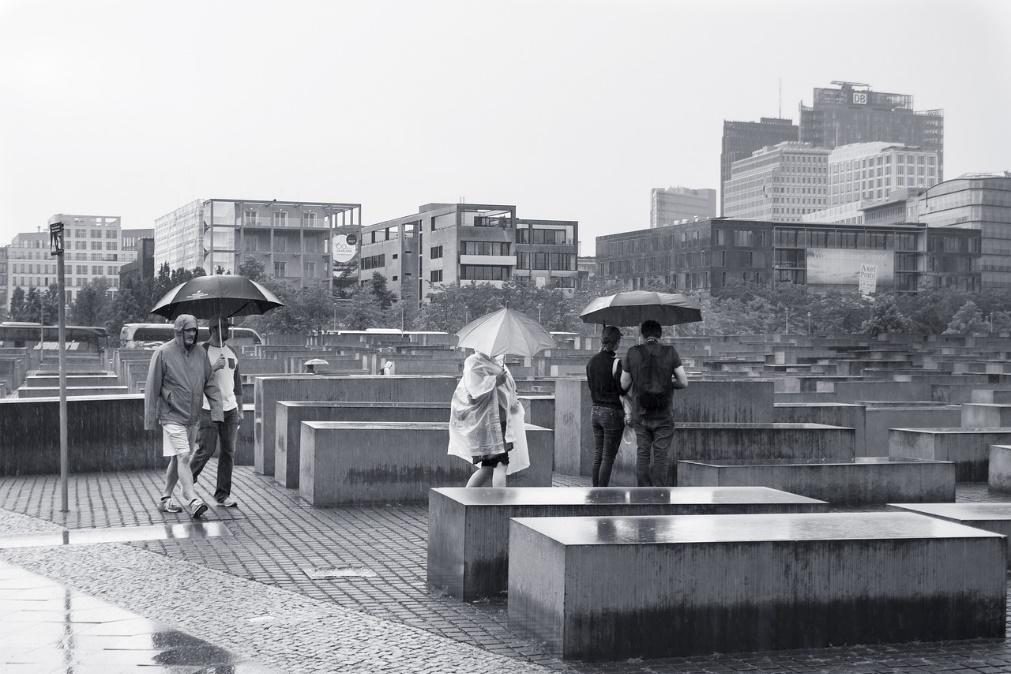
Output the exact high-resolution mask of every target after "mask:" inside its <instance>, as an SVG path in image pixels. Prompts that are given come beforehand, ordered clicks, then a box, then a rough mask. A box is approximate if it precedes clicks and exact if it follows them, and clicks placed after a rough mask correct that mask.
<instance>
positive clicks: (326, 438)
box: [298, 421, 553, 507]
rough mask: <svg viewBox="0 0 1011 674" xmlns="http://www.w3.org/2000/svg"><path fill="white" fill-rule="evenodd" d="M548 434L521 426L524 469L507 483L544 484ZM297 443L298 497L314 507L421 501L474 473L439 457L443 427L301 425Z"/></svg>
mask: <svg viewBox="0 0 1011 674" xmlns="http://www.w3.org/2000/svg"><path fill="white" fill-rule="evenodd" d="M551 436H552V432H551V430H550V429H546V428H540V427H538V426H532V425H529V424H528V425H527V427H526V437H527V445H528V447H529V451H530V467H529V468H527V469H526V470H522V471H519V472H518V473H515V474H513V475H511V476H509V480H508V484H509V485H512V486H516V487H547V486H550V485H551V448H552V445H553V443H552V437H551ZM300 445H301V447H300V450H299V459H300V462H299V480H298V489H299V495H300V496H301V497H302V498H303V499H305V500H306V501H308V502H309V503H310V504H311V505H313V506H317V507H322V506H336V505H353V504H376V503H406V502H415V501H424V500H426V499H427V498H428V490H429V489H430V488H432V487H450V486H460V485H465V484H466V483H467V480H468V479H469V478H470V476H471V474H472V473H473V472H474V470H475V467H474V465H473V464H471V463H468V462H466V461H464V460H463V459H461V458H459V457H456V456H451V455H450V454H448V453H447V448H448V446H449V423H448V422H369V421H303V422H302V429H301V441H300Z"/></svg>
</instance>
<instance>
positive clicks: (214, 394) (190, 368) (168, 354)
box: [144, 316, 224, 430]
mask: <svg viewBox="0 0 1011 674" xmlns="http://www.w3.org/2000/svg"><path fill="white" fill-rule="evenodd" d="M190 322H192V327H194V328H195V327H196V326H197V322H196V319H194V318H193V317H192V316H180V317H179V318H178V319H176V336H175V339H173V340H172V341H171V342H166V343H165V344H162V345H161V346H159V347H158V349H157V350H156V351H155V352H154V355H153V356H152V357H151V364H150V366H149V367H148V370H147V383H146V384H145V386H144V428H146V429H148V430H156V429H157V428H158V425H159V424H180V425H181V426H193V425H195V424H197V423H198V422H199V421H200V410H201V408H202V407H203V399H204V396H205V395H206V396H207V400H208V401H209V402H210V404H211V419H212V420H213V421H223V420H224V413H223V412H222V409H221V392H220V391H219V390H218V385H217V384H216V383H215V381H214V375H213V373H212V371H211V364H210V362H209V361H208V360H207V351H205V350H204V349H201V348H197V345H196V344H195V343H194V345H193V347H192V348H189V349H187V348H186V344H185V342H184V341H183V340H184V337H183V333H182V330H183V328H184V327H190V326H189V323H190Z"/></svg>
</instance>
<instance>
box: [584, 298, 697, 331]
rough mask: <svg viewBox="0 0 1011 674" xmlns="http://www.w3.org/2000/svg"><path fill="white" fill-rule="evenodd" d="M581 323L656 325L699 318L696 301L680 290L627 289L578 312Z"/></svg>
mask: <svg viewBox="0 0 1011 674" xmlns="http://www.w3.org/2000/svg"><path fill="white" fill-rule="evenodd" d="M579 317H580V318H581V319H582V320H583V322H584V323H604V324H605V325H639V324H640V323H642V322H643V321H646V320H654V321H656V322H657V323H659V324H660V325H678V324H680V323H697V322H698V321H701V320H702V309H701V307H699V304H698V302H696V301H695V300H693V299H690V298H688V297H685V296H684V295H682V294H681V293H661V292H653V291H649V290H627V291H625V292H620V293H617V294H614V295H608V296H607V297H598V298H597V299H595V300H593V301H592V302H590V303H589V304H587V305H586V307H585V308H584V309H583V310H582V311H581V312H580V314H579Z"/></svg>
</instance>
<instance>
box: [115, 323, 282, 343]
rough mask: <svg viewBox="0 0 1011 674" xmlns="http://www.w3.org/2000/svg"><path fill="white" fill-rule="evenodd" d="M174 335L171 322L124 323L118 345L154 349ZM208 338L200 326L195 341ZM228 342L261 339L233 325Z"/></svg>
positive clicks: (252, 332)
mask: <svg viewBox="0 0 1011 674" xmlns="http://www.w3.org/2000/svg"><path fill="white" fill-rule="evenodd" d="M175 336H176V333H175V328H173V327H172V324H171V323H124V324H123V329H122V330H120V332H119V345H120V347H121V348H124V349H156V348H158V347H159V346H161V345H162V344H164V343H165V342H167V341H169V340H171V339H174V338H175ZM208 339H210V332H209V331H208V330H207V328H206V327H204V326H201V327H200V328H199V331H198V332H197V341H198V342H206V341H207V340H208ZM228 343H229V344H230V345H231V346H234V347H241V346H253V345H255V344H263V339H262V338H261V337H260V334H259V333H258V332H257V331H256V330H253V329H252V328H235V327H233V328H232V329H231V337H230V338H229V340H228Z"/></svg>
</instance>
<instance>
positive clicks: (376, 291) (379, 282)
mask: <svg viewBox="0 0 1011 674" xmlns="http://www.w3.org/2000/svg"><path fill="white" fill-rule="evenodd" d="M369 286H370V289H371V290H372V295H373V296H374V297H375V301H376V302H378V303H379V306H380V308H381V309H382V310H383V311H385V310H387V309H389V308H390V306H391V305H392V304H393V303H394V302H396V301H397V294H396V293H395V292H393V291H392V290H390V289H389V288H387V287H386V277H385V276H383V275H382V274H380V273H379V272H377V271H376V272H372V280H371V281H369Z"/></svg>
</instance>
